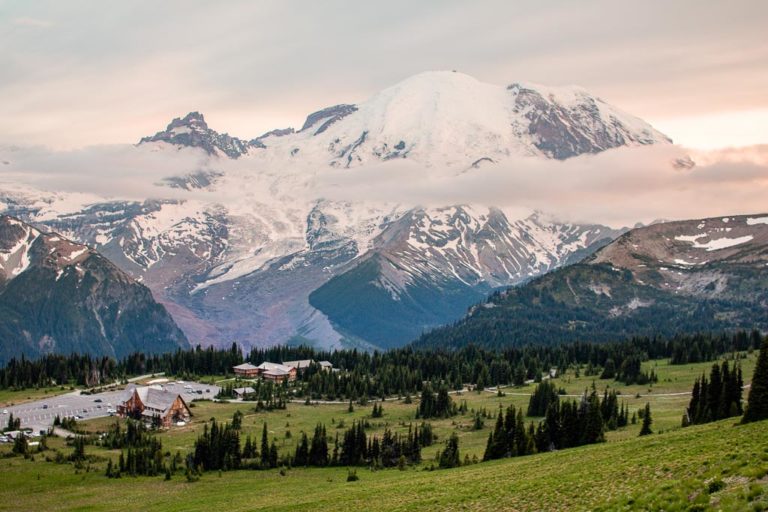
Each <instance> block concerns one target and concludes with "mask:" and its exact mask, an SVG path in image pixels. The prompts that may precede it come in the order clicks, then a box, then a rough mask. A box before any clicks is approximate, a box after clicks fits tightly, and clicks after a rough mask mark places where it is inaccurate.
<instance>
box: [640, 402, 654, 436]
mask: <svg viewBox="0 0 768 512" xmlns="http://www.w3.org/2000/svg"><path fill="white" fill-rule="evenodd" d="M651 423H653V420H651V404H645V412H644V413H643V426H642V427H640V435H641V436H647V435H650V434H653V430H651Z"/></svg>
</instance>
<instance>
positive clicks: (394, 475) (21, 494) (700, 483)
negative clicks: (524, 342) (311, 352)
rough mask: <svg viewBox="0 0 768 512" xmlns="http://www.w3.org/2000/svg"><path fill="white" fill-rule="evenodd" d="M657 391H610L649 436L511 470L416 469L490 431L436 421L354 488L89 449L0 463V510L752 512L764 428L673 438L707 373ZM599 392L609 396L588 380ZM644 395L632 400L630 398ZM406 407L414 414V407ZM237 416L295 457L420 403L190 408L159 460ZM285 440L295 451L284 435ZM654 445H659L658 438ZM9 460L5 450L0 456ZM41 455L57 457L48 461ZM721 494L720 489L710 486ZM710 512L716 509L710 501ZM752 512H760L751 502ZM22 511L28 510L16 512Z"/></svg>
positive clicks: (661, 366) (467, 420) (572, 380)
mask: <svg viewBox="0 0 768 512" xmlns="http://www.w3.org/2000/svg"><path fill="white" fill-rule="evenodd" d="M645 364H646V367H654V369H655V371H656V372H657V374H658V375H659V383H658V384H656V385H654V386H653V387H651V388H649V387H646V386H621V385H619V387H618V389H619V390H620V391H621V393H622V396H623V397H624V399H625V400H626V402H627V403H628V404H630V406H631V408H632V410H633V411H634V410H637V409H639V408H641V407H643V406H644V405H645V403H646V402H649V403H650V404H651V407H652V411H653V417H654V426H653V427H654V430H655V432H657V433H656V434H654V435H652V436H649V437H647V438H638V437H637V433H638V431H639V428H640V426H639V424H638V425H630V426H628V427H627V428H625V429H621V430H619V431H615V432H610V433H609V434H608V436H607V439H608V442H607V443H605V444H602V445H594V446H588V447H582V448H576V449H571V450H563V451H560V452H556V453H545V454H539V455H533V456H529V457H523V458H518V459H506V460H501V461H495V462H489V463H480V464H472V465H469V466H465V467H462V468H459V469H455V470H436V471H427V470H425V469H426V468H428V466H429V465H430V464H431V462H432V461H433V459H434V456H435V454H436V451H437V449H438V448H439V446H441V445H442V440H444V439H446V438H447V437H448V435H450V433H451V432H457V433H458V434H459V436H460V450H461V457H462V458H463V457H464V455H465V454H468V455H469V456H470V457H472V456H473V455H476V456H477V457H478V458H480V457H482V453H483V450H484V447H485V442H486V438H487V436H488V432H489V431H490V429H491V428H492V426H493V420H491V419H488V420H486V424H485V427H484V428H483V429H482V430H479V431H476V430H472V428H471V424H472V420H471V417H470V415H465V416H457V417H454V418H452V419H447V420H440V421H435V422H433V424H434V426H435V430H436V432H437V434H438V435H439V437H440V440H439V441H438V443H437V444H436V445H435V446H433V447H430V448H427V449H425V450H424V452H423V457H424V463H423V464H422V465H421V466H420V467H419V468H409V469H407V470H405V471H398V470H396V469H391V470H381V471H375V472H374V471H370V470H368V469H363V468H359V469H358V474H359V475H360V481H358V482H349V483H348V482H346V475H347V470H346V468H326V469H303V468H301V469H297V468H294V469H289V470H287V471H286V472H285V474H284V475H281V474H280V472H279V471H278V470H271V471H248V470H243V471H233V472H227V473H223V474H221V476H219V475H218V474H217V473H206V474H205V475H204V476H203V477H202V478H201V480H200V481H198V482H194V483H187V482H186V480H184V478H183V476H182V475H180V474H179V475H175V476H174V478H173V480H171V481H170V482H165V481H163V479H162V477H158V478H147V477H139V478H131V477H123V478H121V479H119V480H110V479H107V478H106V477H105V476H104V468H105V466H106V461H107V458H112V459H113V460H115V459H116V458H117V456H118V454H119V452H117V451H108V450H103V449H100V448H94V447H91V446H89V447H88V449H87V452H88V453H89V454H93V455H97V456H99V457H100V458H101V460H100V461H98V462H94V463H92V465H91V470H90V471H80V472H76V471H75V469H74V468H73V467H72V466H71V465H69V464H56V463H53V462H45V461H44V456H42V455H37V456H36V459H35V460H34V461H29V460H24V459H22V458H20V457H16V458H3V459H0V481H2V482H3V483H4V485H2V486H0V510H57V509H70V510H72V509H74V510H118V509H121V508H123V509H136V507H137V504H141V505H140V508H141V509H142V510H210V509H211V508H213V507H222V508H223V507H226V509H227V510H260V509H273V510H275V509H276V510H289V509H290V510H296V508H297V507H298V508H299V509H312V510H351V509H356V508H357V509H364V510H379V509H382V510H384V509H387V510H421V509H446V510H466V509H471V510H484V509H493V510H501V509H506V510H510V509H511V510H541V509H544V510H585V509H603V510H617V509H621V508H622V507H629V506H630V505H632V506H635V507H637V506H640V505H641V504H642V507H641V508H650V509H653V508H659V507H660V506H661V504H662V501H663V500H667V499H672V500H678V501H679V502H680V506H679V507H677V506H676V505H675V506H665V507H664V508H665V509H666V510H675V509H680V510H685V509H686V507H688V505H689V504H690V503H689V499H688V498H689V496H692V497H693V500H692V501H693V502H696V503H699V502H701V504H703V505H706V504H708V503H709V500H710V499H713V500H719V501H717V503H720V505H721V506H722V508H723V509H724V510H744V509H745V507H746V506H747V501H746V500H747V495H749V494H752V495H754V496H756V497H757V498H756V499H757V501H758V502H760V499H762V498H761V497H762V496H763V492H764V487H765V486H764V484H765V482H763V480H762V479H763V476H764V475H765V473H766V470H768V462H766V461H767V460H768V429H766V428H765V427H766V425H764V424H756V425H750V426H743V427H742V426H734V424H735V423H736V422H735V420H733V419H732V420H726V421H723V422H719V423H716V424H710V425H705V426H700V427H691V428H688V429H680V428H679V423H680V417H681V414H682V411H683V408H684V407H685V405H686V404H687V401H688V399H689V397H688V396H686V395H676V394H674V393H684V392H685V391H688V390H690V387H691V386H692V383H693V380H694V379H695V378H696V376H698V375H700V374H701V372H702V371H704V370H705V369H707V368H708V367H709V366H710V363H702V364H695V365H685V366H670V365H668V364H666V362H665V361H649V362H647V363H645ZM753 366H754V357H750V358H749V359H747V360H745V361H744V362H743V367H744V370H745V372H744V373H745V375H744V377H745V381H749V379H750V378H751V373H752V368H753ZM592 379H593V378H592V377H585V376H583V369H582V376H581V377H578V378H577V377H575V375H574V373H573V372H569V373H568V374H566V375H564V376H562V377H561V378H559V379H556V383H557V385H558V386H559V387H563V388H565V390H566V391H567V392H568V393H569V394H578V393H580V392H581V391H583V390H584V388H586V387H588V386H590V385H591V383H592ZM596 384H597V386H598V388H599V389H602V387H603V386H605V385H611V386H613V385H617V383H615V382H613V381H600V380H598V381H596ZM504 391H505V393H506V395H505V396H502V397H499V396H497V395H496V394H495V393H491V392H487V391H486V392H483V393H475V392H468V393H464V394H463V395H461V396H454V399H456V400H466V401H467V405H468V406H469V407H470V409H475V410H481V409H483V408H485V409H486V410H488V411H491V412H495V411H496V410H497V408H498V405H499V404H502V405H504V406H506V405H507V404H510V403H513V404H516V405H518V406H523V407H524V406H525V405H527V401H528V396H527V393H530V392H531V391H532V387H522V388H509V389H505V390H504ZM638 395H640V396H638ZM414 402H415V401H414ZM238 409H239V410H241V411H243V412H244V413H245V414H246V417H245V420H244V434H246V435H247V434H251V435H252V436H253V437H254V438H257V439H258V438H259V436H260V434H261V427H262V424H263V422H264V421H267V423H268V425H269V431H270V436H271V437H272V438H275V439H277V440H278V445H279V446H280V450H281V451H282V452H284V453H290V452H292V451H293V450H294V447H295V442H296V440H297V439H298V438H299V433H300V432H301V431H302V430H303V431H305V432H308V433H310V432H311V430H312V429H313V428H314V425H315V424H316V423H317V422H323V423H325V424H326V425H327V426H328V427H329V435H331V436H334V435H335V432H336V431H337V430H338V431H339V432H341V431H343V430H342V429H338V428H335V427H338V426H339V424H340V423H341V422H342V421H343V422H344V424H345V425H346V426H349V425H350V424H351V422H352V420H353V419H361V418H368V419H369V421H370V422H371V423H372V428H371V430H370V431H369V433H370V432H381V431H383V429H384V428H385V426H389V427H390V428H393V429H395V430H398V429H403V430H404V429H406V428H407V427H406V426H405V425H404V422H408V421H413V420H414V412H415V409H416V403H414V404H404V403H403V402H402V401H393V402H387V403H386V404H385V405H384V418H382V419H371V418H370V413H371V406H370V405H368V406H356V407H355V411H354V412H353V413H350V412H348V410H347V405H346V404H324V405H313V406H306V405H303V404H290V405H289V407H288V409H287V410H283V411H274V412H269V413H263V412H259V413H256V412H255V411H254V410H253V407H252V405H250V404H242V403H240V404H236V403H230V404H224V403H212V402H197V403H195V407H194V408H193V409H192V410H193V412H194V414H195V421H194V422H193V423H192V424H190V425H189V426H187V427H183V428H175V429H172V430H170V431H168V432H164V433H162V434H160V437H161V439H162V441H163V447H164V450H169V451H170V452H171V453H174V452H175V451H177V450H178V451H181V452H186V451H188V450H191V448H192V444H193V442H194V439H195V438H196V437H197V435H198V434H199V432H201V431H202V428H203V425H204V422H205V420H207V419H209V418H211V417H216V418H217V419H219V420H226V419H228V418H231V416H232V414H233V413H234V411H235V410H238ZM111 421H114V419H106V418H105V419H100V420H94V421H91V422H87V423H86V424H85V425H86V426H87V427H88V428H89V429H90V430H93V431H97V430H102V429H104V428H105V427H106V426H107V425H108V424H109V423H110V422H111ZM286 431H291V433H292V435H291V437H290V438H286V435H285V432H286ZM659 432H661V433H659ZM51 445H52V448H53V449H58V450H60V451H61V452H62V453H65V454H66V453H69V451H71V448H68V447H65V446H64V441H63V440H59V439H55V440H53V441H52V443H51ZM7 451H9V448H8V447H7V446H6V447H2V448H0V452H7ZM48 455H52V452H49V453H48ZM720 481H722V484H721V483H719V482H720ZM711 482H716V483H715V484H713V490H714V488H715V487H720V486H721V485H722V486H723V488H722V489H721V490H719V491H718V492H713V493H712V494H711V496H710V493H709V492H708V491H706V492H705V491H704V490H705V489H708V488H709V487H710V483H711ZM713 503H714V501H713ZM760 503H761V502H760ZM19 504H23V506H22V507H21V508H20V506H19Z"/></svg>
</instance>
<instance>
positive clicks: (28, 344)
mask: <svg viewBox="0 0 768 512" xmlns="http://www.w3.org/2000/svg"><path fill="white" fill-rule="evenodd" d="M0 311H1V312H2V315H0V359H2V360H7V359H8V358H10V357H12V356H18V355H21V354H24V355H27V356H35V355H39V354H44V353H49V352H59V353H70V352H73V351H81V352H89V353H92V354H100V355H111V356H125V355H127V354H129V353H132V352H136V351H141V352H145V353H156V352H166V351H170V350H174V349H176V348H179V347H187V346H189V345H188V342H187V340H186V338H185V337H184V334H183V333H182V332H181V331H180V330H179V328H178V327H177V326H176V324H175V323H174V322H173V320H172V319H171V317H170V316H169V315H168V313H167V312H166V310H165V309H164V308H163V307H162V306H161V305H159V304H157V303H156V302H155V301H154V300H153V298H152V294H151V293H150V291H149V290H148V289H147V288H146V287H145V286H142V285H141V284H139V283H137V282H136V281H135V280H134V279H132V278H131V277H130V276H128V275H127V274H126V273H125V272H123V271H121V270H120V269H118V268H117V267H116V266H115V265H113V264H112V263H111V262H109V261H108V260H107V259H106V258H104V257H103V256H101V255H100V254H99V253H98V252H97V251H95V250H94V249H91V248H89V247H87V246H85V245H81V244H78V243H75V242H72V241H70V240H67V239H66V238H64V237H62V236H61V235H59V234H57V233H52V232H51V233H45V232H41V231H39V230H38V229H36V228H34V227H32V226H30V225H28V224H25V223H24V222H21V221H20V220H18V219H16V218H13V217H10V216H6V215H0Z"/></svg>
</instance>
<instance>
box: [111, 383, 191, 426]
mask: <svg viewBox="0 0 768 512" xmlns="http://www.w3.org/2000/svg"><path fill="white" fill-rule="evenodd" d="M117 415H118V416H120V417H122V418H127V417H130V418H141V419H143V420H144V421H146V422H147V423H152V422H154V421H157V420H156V418H159V420H160V424H161V425H162V426H163V427H164V428H170V427H171V425H173V424H175V423H178V422H180V421H183V422H185V423H186V422H188V421H189V420H190V418H191V417H192V413H191V412H190V410H189V406H187V403H186V402H185V401H184V399H183V398H182V397H181V395H179V394H178V393H171V392H170V391H165V390H163V389H161V388H156V387H154V386H148V387H137V386H133V385H131V386H129V387H128V388H127V389H126V394H125V397H124V399H123V401H122V402H120V403H119V404H118V405H117Z"/></svg>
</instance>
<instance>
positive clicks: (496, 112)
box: [290, 71, 670, 169]
mask: <svg viewBox="0 0 768 512" xmlns="http://www.w3.org/2000/svg"><path fill="white" fill-rule="evenodd" d="M309 128H312V129H311V130H310V129H309ZM317 136H320V137H317ZM307 137H313V138H314V137H317V138H318V142H317V147H313V148H307V149H309V150H310V151H307V149H301V154H312V151H314V152H315V153H316V152H318V151H321V152H325V153H326V154H327V153H330V164H331V165H332V166H343V167H351V166H356V165H364V164H365V163H367V162H369V161H377V160H379V161H380V160H390V159H394V158H409V159H412V160H415V161H418V162H419V163H422V164H424V165H428V166H432V165H440V166H446V167H450V166H456V167H459V168H465V169H468V168H470V167H471V166H472V163H473V162H478V161H491V162H501V161H503V160H505V159H508V158H509V157H511V156H540V157H541V156H543V157H545V158H553V159H558V160H564V159H567V158H570V157H573V156H578V155H581V154H585V153H599V152H601V151H605V150H607V149H611V148H615V147H621V146H634V145H646V144H657V143H669V142H670V140H669V138H667V137H666V136H665V135H663V134H662V133H660V132H658V131H657V130H655V129H654V128H653V127H652V126H650V125H649V124H648V123H646V122H644V121H642V120H641V119H638V118H636V117H634V116H631V115H630V114H627V113H625V112H623V111H621V110H619V109H617V108H615V107H613V106H611V105H609V104H608V103H606V102H605V101H603V100H602V99H600V98H598V97H597V96H594V95H591V94H590V93H589V92H587V91H586V90H585V89H583V88H581V87H578V86H566V87H550V86H542V85H535V84H528V83H524V82H518V83H514V84H512V85H510V86H506V87H505V86H501V85H495V84H487V83H483V82H481V81H479V80H477V79H476V78H474V77H472V76H469V75H467V74H464V73H459V72H455V71H428V72H424V73H419V74H417V75H413V76H411V77H408V78H406V79H404V80H402V81H400V82H398V83H396V84H395V85H393V86H391V87H388V88H386V89H384V90H382V91H380V92H378V93H377V94H375V95H373V96H372V97H371V98H369V99H368V100H366V101H364V102H362V103H360V104H357V105H337V106H334V107H329V108H327V109H323V110H320V111H318V112H316V113H314V114H312V115H310V116H309V117H308V118H307V122H306V123H305V124H304V127H303V128H302V130H301V131H300V132H299V133H298V134H297V135H296V136H295V137H293V138H292V139H291V143H290V146H291V147H290V150H291V151H293V150H295V149H296V148H297V147H298V145H299V144H303V143H305V142H306V141H305V140H304V139H306V138H307Z"/></svg>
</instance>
